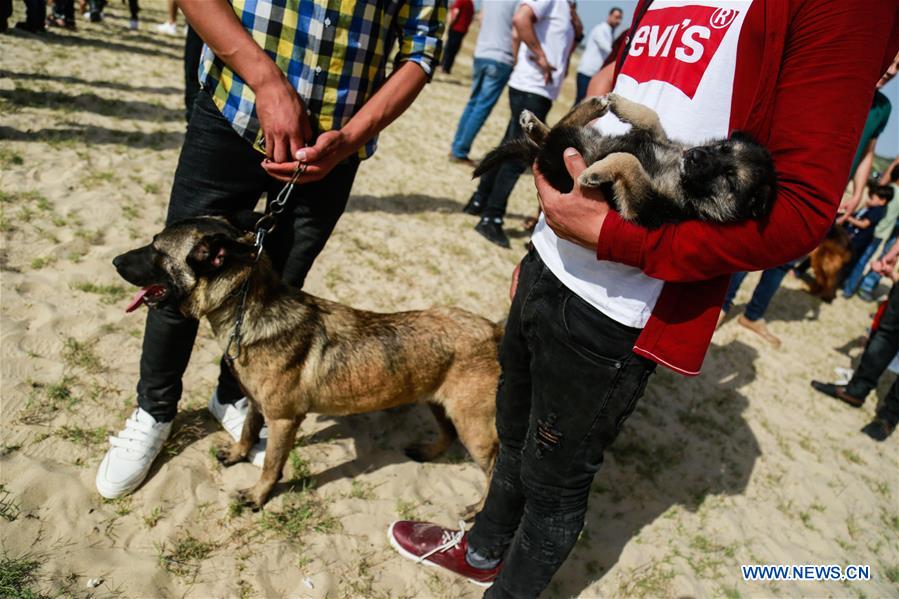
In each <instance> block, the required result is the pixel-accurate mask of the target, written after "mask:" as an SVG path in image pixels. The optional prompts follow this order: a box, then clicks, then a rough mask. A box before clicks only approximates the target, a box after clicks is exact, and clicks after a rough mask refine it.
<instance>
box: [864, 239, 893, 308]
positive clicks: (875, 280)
mask: <svg viewBox="0 0 899 599" xmlns="http://www.w3.org/2000/svg"><path fill="white" fill-rule="evenodd" d="M897 233H899V231H896V230H894V231H893V233H892V234H891V235H890V237H889V239H887V240H886V243H885V244H883V250H882V251H881V252H880V258H881V259H883V257H884V256H885V255H886V253H887V252H889V251H890V249H891V248H892V247H893V244H894V243H896V237H897ZM879 284H880V274H878V273H876V272H874V271H873V270H871V271H869V272H868V274H866V275H865V278H864V279H862V284H861V286H860V287H859V290H858V294H859V296H860V297H862V298H863V299H866V300H868V301H870V300H873V299H874V291H875V290H876V289H877V286H878V285H879Z"/></svg>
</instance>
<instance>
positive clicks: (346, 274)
mask: <svg viewBox="0 0 899 599" xmlns="http://www.w3.org/2000/svg"><path fill="white" fill-rule="evenodd" d="M145 4H147V5H148V6H147V7H145V11H144V17H145V21H144V24H143V28H142V31H140V32H137V33H132V32H127V31H124V26H125V24H126V23H127V20H126V14H125V12H124V8H123V6H122V5H120V4H119V3H113V5H112V6H111V8H110V17H111V18H110V19H108V21H107V22H105V23H103V24H99V25H91V24H83V23H80V27H81V29H80V31H78V33H77V34H69V33H59V34H53V35H50V36H48V37H46V38H36V37H32V36H26V35H22V34H14V35H7V36H2V37H0V57H2V58H0V65H2V66H0V68H2V73H0V189H2V195H0V201H2V251H0V266H2V306H0V326H2V378H3V381H2V419H3V429H2V430H3V434H2V453H0V456H2V457H0V468H2V472H0V484H2V487H0V516H2V518H0V534H2V551H3V560H4V561H3V568H4V576H6V575H7V571H8V570H9V568H11V567H12V565H14V564H17V563H18V564H22V563H26V562H29V561H30V562H33V564H34V566H35V568H37V569H36V570H35V572H34V575H35V581H34V582H33V583H32V586H33V588H35V589H40V590H42V591H43V592H46V593H48V594H51V595H52V594H61V595H64V596H93V597H109V596H124V597H151V596H166V597H169V596H171V597H174V596H179V597H180V596H184V597H232V596H243V597H257V596H258V597H263V596H265V597H281V596H285V597H325V596H329V597H372V596H390V597H474V596H476V595H478V594H479V593H478V590H477V589H476V588H475V587H473V586H472V585H470V584H467V583H465V582H463V581H459V580H456V579H454V578H453V577H451V576H448V575H445V574H443V573H439V572H435V571H433V570H431V569H426V568H421V567H418V566H416V565H414V564H413V563H411V562H408V561H406V560H404V559H402V558H401V557H399V556H397V555H396V554H395V553H394V552H393V551H392V550H391V549H390V547H389V546H388V544H387V541H386V538H385V529H386V527H387V525H388V524H389V522H390V521H392V520H393V519H396V518H397V517H410V516H414V517H420V518H428V519H433V520H436V521H439V522H441V523H444V524H446V525H454V524H455V522H456V521H457V516H458V514H459V513H460V511H461V510H462V509H463V507H464V506H466V505H468V504H471V503H473V502H474V501H475V500H477V499H478V497H479V495H480V493H481V492H482V490H483V487H484V480H483V477H482V474H481V472H480V471H479V470H478V468H477V467H476V466H475V465H474V464H473V463H472V462H471V461H470V460H469V459H468V457H467V456H466V455H465V453H464V450H462V449H461V447H458V446H457V447H455V448H454V449H453V450H452V451H451V452H450V454H449V455H448V456H447V457H445V458H444V459H441V460H440V461H439V462H437V463H432V464H425V465H421V464H416V463H413V462H411V461H409V460H408V459H406V458H405V456H404V455H403V453H402V448H403V447H405V446H406V445H407V444H408V443H409V442H411V441H414V440H416V439H418V438H420V437H422V436H428V435H431V434H434V433H435V432H436V431H435V429H434V426H433V424H432V422H431V421H430V416H429V414H428V412H427V410H426V409H420V408H411V409H403V410H397V411H392V412H389V413H379V414H371V415H364V416H354V417H349V418H340V419H330V418H320V417H319V418H316V417H313V418H309V419H307V420H306V422H304V424H303V427H302V437H301V441H300V443H299V445H298V447H297V449H296V450H295V451H294V455H293V457H292V459H291V465H290V468H289V469H288V473H287V476H286V481H285V483H283V484H282V485H281V486H280V493H279V494H278V495H277V497H276V498H275V499H274V500H273V501H272V502H271V503H270V505H269V506H268V507H267V509H266V510H265V511H264V512H263V513H258V514H253V513H239V512H238V511H237V510H234V509H233V508H232V507H231V502H230V499H229V493H230V492H232V491H234V490H235V489H238V488H242V487H245V486H248V485H249V484H250V483H252V482H253V481H254V480H255V477H256V476H257V474H258V470H256V469H255V468H254V467H253V466H251V465H248V464H243V465H238V466H236V467H234V468H231V469H228V470H223V469H222V468H221V467H220V466H219V465H218V464H217V463H216V461H215V459H213V458H212V457H211V453H210V452H211V451H212V450H213V448H215V447H216V446H217V445H219V444H221V443H223V442H225V440H226V434H225V433H224V432H222V431H220V430H218V428H217V426H216V424H215V423H214V421H213V420H212V419H211V417H210V416H209V415H208V414H207V413H206V411H205V408H204V406H205V402H206V400H207V398H208V396H209V394H210V392H211V390H212V388H213V384H214V381H215V375H216V370H217V367H216V362H217V359H218V355H219V354H218V351H217V348H216V347H215V345H214V344H213V343H212V341H211V339H210V336H209V331H208V329H207V328H206V327H205V326H204V327H203V328H202V329H201V339H200V340H199V342H198V346H197V348H196V350H195V353H194V356H193V361H192V363H191V366H190V369H189V371H188V373H187V376H186V379H185V393H184V398H183V401H182V403H181V412H180V414H179V416H178V418H177V420H176V421H175V427H174V433H173V435H172V438H171V440H170V441H169V443H168V444H167V445H166V448H165V450H164V453H163V455H162V457H161V459H160V460H159V463H158V464H157V465H156V466H155V467H154V469H153V471H152V474H151V476H150V478H149V480H148V481H147V482H146V484H145V485H144V486H143V487H142V488H141V489H139V490H138V491H137V492H136V493H135V494H134V495H133V496H131V497H128V498H125V499H122V500H119V501H112V502H109V501H104V500H102V499H101V498H100V497H99V496H98V495H97V494H96V492H95V490H94V484H93V480H94V475H95V469H96V465H97V463H98V461H99V459H100V457H101V456H102V454H103V451H104V450H105V447H106V436H107V434H109V432H111V431H116V430H118V429H119V428H120V427H121V425H122V423H123V421H124V419H125V417H126V415H127V414H128V413H129V412H130V410H131V409H132V406H133V402H134V385H135V383H136V379H137V368H138V357H139V350H140V343H141V336H142V330H143V318H142V316H140V315H137V314H135V315H125V314H124V313H123V307H124V305H125V303H126V301H127V296H128V295H129V294H130V292H131V290H130V289H129V288H127V286H126V285H124V284H123V282H122V281H120V280H119V279H118V278H117V277H116V274H115V272H114V270H113V269H112V267H111V265H110V260H111V259H112V257H113V256H115V255H116V254H118V253H120V252H122V251H123V250H126V249H129V248H130V247H133V246H135V245H137V244H139V243H144V242H145V240H147V239H148V238H149V237H150V235H151V234H153V233H154V232H156V231H157V230H158V229H159V228H160V226H161V223H162V222H163V216H164V210H165V206H166V200H167V196H168V191H169V186H170V184H171V179H172V174H173V172H174V168H175V164H176V160H177V156H178V149H179V146H180V143H181V139H182V134H183V130H184V124H183V120H182V96H181V94H182V75H181V63H180V52H181V47H180V44H181V43H182V41H181V39H180V38H168V37H160V36H157V35H155V34H153V33H150V32H149V28H150V27H149V24H150V23H153V22H158V21H159V20H161V18H162V10H161V9H162V3H161V2H154V3H150V2H146V3H145ZM16 10H21V5H20V3H16ZM473 42H474V36H473V35H472V36H469V38H468V40H467V41H466V45H465V49H464V50H463V53H462V55H461V56H460V58H459V60H458V67H457V69H456V71H457V72H456V73H454V75H453V76H452V77H445V76H438V77H437V79H436V81H435V82H434V83H433V84H431V85H429V86H428V88H427V89H426V90H425V92H424V93H423V94H422V96H421V98H420V99H419V100H418V101H417V102H416V103H415V105H414V106H413V107H412V108H411V109H410V110H409V112H408V113H407V114H406V115H404V116H403V117H402V118H401V119H400V120H399V121H398V122H397V123H396V124H395V125H394V126H392V127H391V128H390V129H389V130H388V131H387V132H386V133H385V134H384V135H383V136H382V139H381V146H380V150H379V152H378V153H377V155H376V156H375V157H374V158H373V159H371V160H370V161H368V162H366V163H365V164H364V165H363V166H362V168H361V170H360V174H359V177H358V179H357V181H356V185H355V188H354V194H353V197H352V198H351V200H350V206H349V209H348V211H347V213H346V215H345V216H344V217H343V219H342V220H341V222H340V224H339V225H338V227H337V230H336V232H335V234H334V236H333V238H332V240H331V241H330V243H329V245H328V247H327V248H326V250H325V252H324V253H323V255H322V256H321V258H320V259H319V261H318V262H317V263H316V265H315V267H314V268H313V270H312V273H311V275H310V278H309V281H308V287H307V290H308V291H310V292H312V293H315V294H318V295H321V296H324V297H327V298H332V299H336V300H340V301H343V302H347V303H349V304H352V305H354V306H358V307H362V308H368V309H374V310H382V311H392V310H400V309H409V308H420V307H426V306H430V305H434V304H452V305H457V306H461V307H464V308H467V309H470V310H473V311H475V312H478V313H481V314H483V315H485V316H487V317H490V318H494V319H498V318H501V317H502V316H503V314H504V312H505V311H506V309H507V304H508V299H507V288H508V279H509V275H510V272H511V271H512V268H513V266H514V264H515V262H516V261H517V260H518V259H519V258H520V257H521V255H522V254H523V243H524V241H525V239H524V237H523V236H521V235H518V236H516V238H515V239H513V241H514V244H513V245H514V249H513V250H512V251H508V250H502V249H499V248H497V247H495V246H493V245H490V244H488V243H486V242H485V241H483V240H482V239H481V238H480V237H478V236H477V235H476V234H475V233H474V232H473V231H472V226H473V224H474V221H473V219H472V217H468V216H465V215H463V214H462V213H461V212H460V208H461V207H462V206H463V204H464V202H465V201H466V199H467V197H468V195H469V194H470V192H471V190H472V189H473V186H474V185H473V183H472V182H471V181H470V180H469V173H468V171H467V169H465V168H463V167H460V166H456V165H450V164H448V163H447V162H446V160H445V156H446V153H447V150H448V148H449V143H450V140H451V137H452V133H453V130H454V126H455V122H456V119H457V118H458V115H459V114H460V113H461V110H462V107H463V105H464V103H465V101H466V98H467V92H468V88H467V81H468V77H469V73H470V65H471V58H470V52H471V48H472V46H473ZM572 80H573V77H570V78H569V82H568V86H567V87H566V89H565V94H564V95H563V98H562V99H560V100H559V102H558V103H557V109H556V111H555V113H554V116H552V117H551V119H550V120H554V119H555V118H557V117H558V115H559V111H560V110H561V109H562V108H563V107H564V106H567V105H568V104H569V103H570V101H571V97H572V93H573V92H572V89H571V84H572ZM507 118H508V108H507V102H506V100H505V98H503V99H502V100H501V102H500V104H499V105H498V107H497V109H496V111H495V113H494V115H493V116H492V117H491V119H490V121H489V123H488V125H487V126H486V127H485V129H484V131H483V132H482V134H481V135H480V137H479V138H478V141H477V144H476V146H475V149H474V152H473V154H474V156H481V155H483V153H484V152H486V151H487V149H489V147H490V146H491V145H492V144H494V143H496V141H498V140H499V138H500V137H501V135H502V132H503V129H504V127H505V122H506V119H507ZM533 197H534V194H533V188H532V187H531V182H530V180H529V179H528V178H525V177H523V178H522V180H521V182H520V183H519V186H518V187H517V188H516V191H515V193H514V196H513V198H512V201H511V210H510V211H511V213H512V217H511V218H510V219H509V226H510V228H512V229H513V230H515V228H516V227H518V225H519V222H520V220H521V218H522V217H523V216H525V215H527V214H529V213H530V212H531V211H532V210H533V208H534V201H533ZM754 281H755V277H754V276H753V277H752V278H750V279H749V281H748V282H747V284H746V285H745V286H744V290H743V292H742V293H741V295H740V297H739V302H738V303H743V302H745V301H746V299H747V296H748V292H749V290H751V288H752V287H751V284H752V283H754ZM872 310H873V308H872V306H871V305H869V304H864V303H862V302H861V301H859V300H852V301H842V300H838V301H836V302H834V303H833V304H832V305H821V304H820V303H819V302H818V301H817V300H815V299H813V298H811V297H809V296H808V295H806V294H805V293H804V292H803V291H802V290H801V284H800V283H799V282H798V281H796V280H792V279H791V280H788V281H787V282H786V284H785V288H784V289H783V290H782V291H781V293H780V295H779V296H778V297H777V299H776V300H775V303H774V305H773V307H772V308H771V310H770V313H769V316H770V321H771V327H772V329H773V331H774V332H775V333H776V334H778V335H780V336H782V337H783V339H784V345H783V348H782V349H781V350H779V351H774V350H772V349H770V348H769V347H768V346H766V345H765V344H764V343H763V342H761V341H760V340H759V339H757V338H755V337H754V336H752V335H751V334H750V333H748V332H747V331H745V330H743V329H741V328H740V327H739V326H737V324H736V322H733V321H731V322H728V323H727V324H725V326H724V327H723V328H722V330H720V331H719V332H718V333H717V335H716V337H715V340H714V345H713V347H712V349H711V351H710V353H709V357H708V359H707V360H706V363H705V372H704V374H703V375H702V376H701V377H699V378H695V379H685V378H682V377H679V376H677V375H674V374H672V373H669V372H660V373H659V374H658V375H657V376H656V377H655V379H654V381H653V383H652V385H651V386H650V388H649V389H648V391H647V393H646V396H645V398H644V399H643V400H642V402H641V404H640V406H639V407H638V409H637V412H636V413H635V415H634V416H633V417H632V418H631V420H630V421H629V423H628V425H627V426H626V427H625V430H624V431H623V433H622V435H621V437H620V438H619V439H618V441H617V442H616V444H615V446H614V447H613V448H612V450H611V451H610V452H609V454H608V456H607V461H606V464H605V466H604V468H603V470H602V471H601V473H600V474H599V476H598V478H597V480H596V482H595V485H594V489H593V495H592V498H591V506H590V511H589V514H588V517H587V526H586V529H585V531H584V533H583V535H582V537H581V539H580V540H579V542H578V544H577V546H576V548H575V550H574V552H573V554H572V556H571V558H570V559H569V560H568V562H567V563H566V564H565V566H564V567H563V568H562V570H561V571H560V572H559V573H558V575H557V576H556V578H555V580H554V581H553V583H552V585H551V587H550V589H549V591H548V593H547V596H549V597H570V596H582V597H598V596H604V597H617V596H652V597H668V596H677V597H686V596H689V597H716V596H722V595H724V596H727V597H740V596H743V597H755V596H774V595H777V596H781V595H783V596H853V595H857V596H859V597H862V596H868V597H884V596H899V587H897V584H899V547H897V543H896V539H897V534H899V515H897V505H899V477H897V476H896V472H897V471H899V451H897V449H896V448H897V445H896V440H895V439H891V440H890V441H889V442H887V443H885V444H875V443H873V442H872V441H870V440H869V439H868V438H867V437H865V436H863V435H861V434H859V432H858V431H859V429H860V427H861V426H862V425H863V424H864V423H866V422H867V421H868V420H869V419H870V417H871V415H872V414H873V411H874V405H873V403H874V402H873V401H872V402H869V404H868V405H866V406H865V407H864V408H863V409H862V410H860V411H854V410H849V409H845V408H843V407H841V406H839V405H836V404H835V402H832V401H829V400H826V399H822V398H820V397H818V396H815V395H813V394H812V392H811V390H810V388H809V386H808V381H809V379H811V378H813V377H823V378H825V379H827V378H830V377H832V376H833V368H834V367H837V366H843V367H848V366H850V365H851V363H852V362H853V359H855V358H857V357H858V355H859V353H860V350H861V344H862V338H861V337H862V335H863V334H864V333H865V329H866V326H867V324H868V322H869V314H870V313H871V312H872ZM889 383H890V380H887V381H884V385H883V386H882V387H881V389H880V395H881V396H882V395H883V393H884V391H885V390H886V387H887V386H888V385H889ZM287 481H292V482H287ZM23 560H25V561H23ZM744 563H800V564H804V563H822V564H832V563H833V564H870V567H871V575H872V580H871V581H870V582H854V583H849V582H843V583H840V582H828V583H811V582H805V583H787V582H781V583H777V584H772V583H748V582H743V581H742V579H741V576H740V570H739V566H740V564H744ZM89 579H99V580H100V581H101V582H100V584H99V586H96V587H95V588H93V589H92V590H90V589H87V584H88V581H89ZM95 582H96V581H95Z"/></svg>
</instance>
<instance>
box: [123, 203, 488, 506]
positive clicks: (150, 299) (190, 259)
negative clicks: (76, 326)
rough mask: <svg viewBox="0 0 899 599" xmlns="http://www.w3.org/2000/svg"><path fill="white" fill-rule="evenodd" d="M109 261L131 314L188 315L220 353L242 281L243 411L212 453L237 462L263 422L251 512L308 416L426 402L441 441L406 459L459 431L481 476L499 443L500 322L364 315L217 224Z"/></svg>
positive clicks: (249, 494)
mask: <svg viewBox="0 0 899 599" xmlns="http://www.w3.org/2000/svg"><path fill="white" fill-rule="evenodd" d="M113 264H114V265H115V267H116V269H117V270H118V272H119V274H120V275H121V276H122V277H123V278H124V279H125V280H126V281H128V282H129V283H132V284H134V285H138V286H140V287H142V289H141V291H140V292H139V293H138V295H137V296H136V297H135V299H134V301H133V302H132V305H131V306H129V309H134V308H136V307H138V306H139V305H142V304H145V305H148V306H149V307H151V308H153V307H156V306H159V305H162V304H164V303H170V304H172V305H175V306H177V307H178V308H179V309H180V310H181V312H182V313H183V314H184V315H185V316H189V317H192V318H197V319H200V318H203V317H206V318H208V319H209V322H210V324H211V325H212V330H213V331H214V333H215V336H216V338H217V339H218V341H219V342H220V343H221V345H222V347H223V348H226V347H227V344H228V339H229V336H230V334H231V332H232V329H233V326H234V322H235V318H236V317H237V312H238V306H239V305H240V302H241V296H242V289H243V285H244V283H245V282H246V281H249V287H248V292H247V295H246V303H245V311H244V321H243V329H242V331H243V336H242V343H241V346H240V353H239V355H238V356H237V358H236V359H234V360H233V361H232V369H233V370H234V373H235V375H236V376H237V378H238V380H239V381H240V384H241V386H242V387H243V389H244V391H245V392H246V394H247V398H248V400H249V401H248V403H249V409H248V412H247V418H246V421H245V422H244V428H243V432H242V435H241V438H240V441H238V442H237V443H233V444H231V445H229V446H228V447H225V448H223V449H221V450H220V451H219V452H218V458H219V460H221V462H222V463H223V464H225V465H226V466H230V465H232V464H236V463H237V462H240V461H241V460H245V459H246V458H247V455H248V453H249V451H250V448H251V447H253V445H254V444H255V443H256V442H257V441H258V440H259V431H260V429H261V428H262V425H263V421H264V422H265V424H266V425H267V426H268V431H269V435H268V444H267V447H266V453H265V464H264V466H263V469H262V476H261V478H260V479H259V482H257V483H256V485H255V486H254V487H252V488H250V489H246V490H243V491H241V492H240V493H239V495H238V500H239V501H241V502H242V503H244V504H247V505H249V506H250V507H253V508H259V507H261V506H262V505H263V504H264V503H265V502H266V501H267V500H268V498H269V495H270V494H271V491H272V487H274V485H275V483H276V482H277V481H278V480H279V479H280V478H281V474H282V470H283V468H284V463H285V461H286V460H287V456H288V453H289V452H290V450H291V448H292V447H293V445H294V437H295V436H296V433H297V429H298V428H299V426H300V423H301V422H302V421H303V418H304V417H305V416H306V414H308V413H310V412H317V413H319V414H328V415H333V416H337V415H344V414H358V413H362V412H372V411H375V410H384V409H386V408H392V407H395V406H400V405H404V404H409V403H413V402H419V401H420V402H426V403H428V405H429V406H430V407H431V409H432V411H433V413H434V416H435V417H436V418H437V423H438V425H439V428H440V436H439V437H438V439H437V440H436V441H434V442H433V443H430V444H427V445H416V446H413V447H410V448H408V449H407V455H409V456H410V457H412V458H413V459H416V460H431V459H434V458H436V457H437V456H439V455H440V454H441V453H442V452H443V451H444V450H446V449H447V447H449V445H450V443H452V441H453V440H454V439H455V438H456V437H457V436H458V438H459V439H460V440H461V442H462V444H463V445H464V446H465V448H466V449H467V450H468V452H469V453H470V454H471V456H472V458H474V460H475V462H477V464H478V465H479V466H480V467H481V468H482V469H483V470H484V471H485V472H486V473H487V475H488V477H489V475H490V473H491V471H492V468H493V462H494V457H495V455H496V450H497V446H498V439H497V433H496V424H495V414H496V403H495V393H496V388H497V383H498V380H499V370H500V369H499V364H498V361H497V347H498V343H499V340H500V338H501V336H502V328H501V327H500V326H499V325H496V324H494V323H492V322H490V321H488V320H486V319H484V318H481V317H480V316H476V315H474V314H471V313H470V312H466V311H464V310H459V309H455V308H433V309H430V310H417V311H412V312H400V313H396V314H378V313H374V312H364V311H361V310H354V309H353V308H350V307H347V306H344V305H341V304H338V303H335V302H330V301H327V300H323V299H320V298H317V297H313V296H311V295H309V294H307V293H304V292H302V291H300V290H298V289H292V288H290V287H288V286H287V285H285V284H284V283H282V282H281V280H280V279H279V277H278V275H277V274H276V273H275V272H274V270H273V269H272V266H271V262H270V261H269V259H268V257H267V256H266V255H265V254H264V253H263V254H262V255H260V256H257V255H256V250H255V247H254V245H253V235H252V234H248V233H244V232H242V231H240V230H238V229H237V228H235V227H234V226H232V225H231V224H229V223H228V222H226V221H225V220H223V219H220V218H212V217H208V218H193V219H188V220H184V221H181V222H179V223H175V224H173V225H170V226H168V227H166V228H165V230H163V231H162V232H161V233H159V234H157V235H156V236H155V237H154V238H153V241H152V243H150V244H149V245H147V246H144V247H141V248H138V249H135V250H132V251H130V252H128V253H125V254H122V255H121V256H118V257H117V258H116V259H115V260H114V261H113ZM233 349H234V348H233V347H232V353H233Z"/></svg>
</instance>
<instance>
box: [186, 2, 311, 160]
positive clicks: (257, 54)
mask: <svg viewBox="0 0 899 599" xmlns="http://www.w3.org/2000/svg"><path fill="white" fill-rule="evenodd" d="M178 6H179V7H180V8H181V11H182V12H183V13H184V16H185V17H186V18H187V20H188V21H189V22H190V24H191V26H192V27H193V28H194V29H195V30H196V31H197V33H198V34H199V35H200V37H201V38H203V41H205V42H206V43H207V44H208V45H209V47H210V48H212V51H213V52H215V55H216V56H218V57H219V58H221V59H222V60H223V61H225V64H226V65H228V66H229V67H231V69H233V70H234V72H235V73H237V74H238V75H239V76H240V78H241V79H243V80H244V81H246V83H247V85H249V86H250V89H252V90H253V92H254V93H255V94H256V113H257V115H258V116H259V123H260V125H261V126H262V131H263V132H264V134H265V152H266V156H268V158H269V159H271V160H274V161H275V162H284V161H286V160H289V159H290V157H291V156H293V155H295V154H296V152H297V151H298V150H299V149H300V148H302V147H303V146H304V145H305V144H306V142H307V141H309V139H310V138H311V137H312V128H311V127H310V126H309V121H308V119H307V118H306V112H305V109H304V107H303V103H302V101H301V100H300V97H299V96H298V95H297V92H296V90H295V89H294V88H293V86H291V85H290V82H288V81H287V78H286V77H285V76H284V73H282V72H281V69H279V68H278V66H277V65H276V64H275V63H274V62H273V61H272V59H271V58H269V56H268V55H267V54H266V53H265V52H263V50H262V48H260V47H259V45H258V44H256V42H255V41H253V38H252V37H250V34H249V33H248V32H247V30H246V29H244V27H243V25H241V24H240V21H239V20H238V18H237V15H235V14H234V10H233V9H232V8H231V5H230V4H228V2H226V0H179V1H178Z"/></svg>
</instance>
